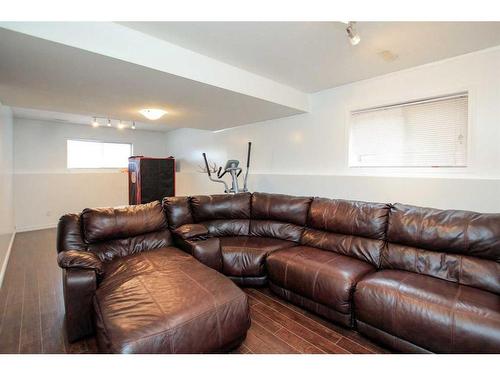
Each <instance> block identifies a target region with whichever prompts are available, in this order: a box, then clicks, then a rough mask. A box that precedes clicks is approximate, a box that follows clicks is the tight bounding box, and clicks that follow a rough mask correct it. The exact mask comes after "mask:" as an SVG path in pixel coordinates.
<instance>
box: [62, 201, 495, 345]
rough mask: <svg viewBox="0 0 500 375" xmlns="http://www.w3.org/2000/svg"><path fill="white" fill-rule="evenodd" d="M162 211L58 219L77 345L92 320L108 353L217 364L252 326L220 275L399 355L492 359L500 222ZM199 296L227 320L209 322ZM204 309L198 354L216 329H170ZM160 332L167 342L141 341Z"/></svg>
mask: <svg viewBox="0 0 500 375" xmlns="http://www.w3.org/2000/svg"><path fill="white" fill-rule="evenodd" d="M163 209H164V211H163V212H161V208H160V207H159V204H158V203H153V204H149V205H144V206H134V207H129V208H124V209H120V210H118V209H114V210H113V209H96V210H85V211H84V212H83V213H82V214H80V215H66V216H64V217H63V218H62V219H61V223H60V226H59V243H58V250H59V251H63V252H62V253H60V255H59V263H60V265H61V266H62V267H63V268H65V272H64V273H65V290H66V309H67V318H68V332H69V333H70V334H72V335H73V338H76V337H80V336H81V335H84V334H88V333H90V332H92V324H91V320H90V318H91V317H92V316H95V317H96V328H97V337H98V342H99V346H100V348H102V350H105V351H111V352H144V351H153V352H214V351H224V350H226V349H228V348H230V347H232V346H235V345H238V343H239V342H241V340H243V338H244V335H245V332H246V330H247V328H248V325H249V318H248V305H247V301H246V298H245V295H244V293H241V291H240V290H239V289H238V288H236V287H235V286H234V284H233V283H231V282H229V280H228V279H227V278H225V277H224V276H223V275H226V276H227V277H228V278H229V279H231V280H233V281H234V282H235V283H236V284H239V285H242V286H247V285H248V286H262V285H269V287H270V288H271V290H272V291H273V292H274V293H276V294H278V295H279V296H281V297H282V298H284V299H286V300H288V301H291V302H292V303H295V304H297V305H300V306H302V307H304V308H306V309H308V310H311V311H313V312H315V313H317V314H319V315H321V316H323V317H326V318H327V319H329V320H332V321H334V322H336V323H339V324H342V325H344V326H347V327H350V328H354V329H357V330H358V331H359V332H361V333H362V334H365V335H366V336H368V337H370V338H372V339H374V340H376V341H378V342H380V343H382V344H384V345H386V346H388V347H390V348H392V349H394V350H397V351H401V352H443V353H473V352H475V353H500V214H478V213H473V212H466V211H451V210H450V211H443V210H435V209H430V208H420V207H413V206H407V205H402V204H394V205H392V204H380V203H367V202H354V201H345V200H331V199H324V198H308V197H291V196H285V195H278V194H265V193H254V194H250V193H245V194H238V195H213V196H194V197H171V198H165V199H164V201H163ZM163 213H164V215H163ZM162 218H163V219H162ZM165 218H166V220H165ZM167 223H168V229H167V227H166V226H167ZM169 230H170V231H169ZM170 232H171V233H172V234H173V243H174V244H175V245H176V246H177V247H178V248H180V249H182V250H184V252H180V251H179V250H178V249H176V248H174V247H170V246H171V245H172V239H171V237H170ZM73 249H74V250H79V251H78V252H67V251H66V250H73ZM153 249H154V250H153ZM82 250H84V251H82ZM146 250H147V251H146ZM186 253H187V254H190V255H191V256H188V255H186ZM68 254H69V255H68ZM74 259H77V260H74ZM195 259H196V260H197V261H196V260H195ZM211 269H213V270H215V271H218V272H215V271H213V270H211ZM186 275H189V276H186ZM193 275H195V276H194V277H195V278H196V282H191V279H192V278H193ZM205 280H206V281H205ZM188 281H189V286H186V282H188ZM198 285H199V286H200V287H201V288H204V289H205V290H204V291H203V292H202V291H199V290H198ZM169 293H172V294H171V295H172V296H175V299H172V298H169V297H168V296H169ZM191 293H192V294H193V295H197V293H198V295H197V297H192V298H191V296H192V295H191ZM203 293H207V296H210V297H211V298H213V301H214V303H213V304H212V307H213V306H220V304H221V303H222V304H226V305H225V306H227V309H225V310H224V311H223V312H222V313H218V310H217V311H215V312H213V311H212V310H210V308H209V306H208V305H209V304H210V303H209V302H208V298H205V300H203V301H200V298H199V296H201V295H202V294H203ZM92 300H93V301H94V302H93V307H92V303H91V301H92ZM158 300H160V303H159V305H160V307H159V306H157V305H158V303H157V301H158ZM169 301H170V302H169ZM155 302H156V305H155ZM162 304H166V305H167V306H169V309H167V310H164V308H163V305H162ZM198 305H200V306H198ZM158 309H159V310H161V312H160V311H157V310H158ZM193 309H194V310H195V311H193ZM205 310H207V311H212V312H211V313H210V314H212V315H210V316H212V317H214V318H213V319H214V320H213V321H217V327H218V328H217V329H218V331H217V332H218V333H217V335H215V336H217V337H218V340H216V342H212V343H211V344H210V345H207V346H196V340H195V339H192V340H191V337H192V336H193V335H195V336H196V337H200V335H207V337H210V329H208V330H207V329H206V328H205V325H204V324H206V325H208V326H211V325H212V323H213V322H212V321H211V320H208V321H207V320H206V319H205V320H204V324H203V323H201V322H200V324H198V323H197V322H196V321H195V323H193V326H186V327H183V326H182V325H181V326H180V327H178V328H177V327H176V326H175V323H177V322H178V321H179V319H180V320H183V319H184V317H185V316H186V315H187V316H195V315H197V314H198V313H199V312H200V311H205ZM176 314H177V315H176ZM221 317H222V319H221ZM188 320H189V319H188ZM158 327H161V329H158ZM171 327H173V328H171ZM172 330H173V331H172ZM226 330H227V333H226ZM171 331H172V332H173V333H172V334H171ZM155 332H167V335H166V336H165V335H164V336H161V335H160V336H161V338H160V339H158V335H157V333H156V335H157V336H153V337H156V338H155V339H153V340H150V339H148V337H150V336H149V335H151V333H153V335H155ZM174 337H175V338H176V339H173V338H174ZM203 337H205V336H203ZM211 338H213V337H211ZM172 340H173V341H172ZM176 340H177V341H176ZM143 342H144V344H143Z"/></svg>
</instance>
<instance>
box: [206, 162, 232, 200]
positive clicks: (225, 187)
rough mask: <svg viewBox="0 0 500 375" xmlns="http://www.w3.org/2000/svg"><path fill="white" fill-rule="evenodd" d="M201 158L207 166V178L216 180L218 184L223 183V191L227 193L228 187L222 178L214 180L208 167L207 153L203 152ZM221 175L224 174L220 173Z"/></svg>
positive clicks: (214, 180)
mask: <svg viewBox="0 0 500 375" xmlns="http://www.w3.org/2000/svg"><path fill="white" fill-rule="evenodd" d="M203 159H204V160H205V167H206V168H207V174H208V178H209V179H210V181H213V182H218V183H220V184H224V192H225V193H229V188H228V186H227V184H226V182H225V181H223V180H216V179H215V178H213V177H212V174H211V173H210V167H209V165H208V160H207V154H205V153H203ZM224 173H225V172H224ZM222 175H224V174H222Z"/></svg>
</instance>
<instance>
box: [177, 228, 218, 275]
mask: <svg viewBox="0 0 500 375" xmlns="http://www.w3.org/2000/svg"><path fill="white" fill-rule="evenodd" d="M176 244H177V246H178V247H180V248H181V249H182V250H184V251H185V252H187V253H189V254H191V255H192V256H193V257H194V258H196V259H197V260H199V261H200V262H201V263H203V264H205V265H206V266H208V267H210V268H213V269H214V270H216V271H219V272H221V271H222V255H221V250H220V240H219V238H218V237H211V238H208V239H206V240H197V241H192V240H183V239H177V241H176Z"/></svg>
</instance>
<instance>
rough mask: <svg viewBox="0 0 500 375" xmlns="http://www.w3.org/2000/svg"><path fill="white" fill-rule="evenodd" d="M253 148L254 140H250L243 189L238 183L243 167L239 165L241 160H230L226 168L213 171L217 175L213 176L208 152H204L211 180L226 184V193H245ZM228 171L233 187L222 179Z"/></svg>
mask: <svg viewBox="0 0 500 375" xmlns="http://www.w3.org/2000/svg"><path fill="white" fill-rule="evenodd" d="M251 150H252V142H248V153H247V168H246V171H245V176H244V178H243V189H240V185H239V183H238V178H239V177H240V175H241V173H242V172H243V169H242V168H241V167H239V164H240V161H239V160H228V161H227V162H226V165H225V167H224V169H222V167H219V169H218V170H217V172H215V171H213V173H214V174H215V175H216V176H217V178H214V177H212V172H211V171H210V166H209V164H208V159H207V154H206V153H203V159H205V168H206V172H207V174H208V178H209V180H210V181H213V182H218V183H220V184H223V185H224V193H227V194H237V193H244V192H247V191H248V187H247V180H248V169H249V168H250V152H251ZM226 173H228V174H230V175H231V188H229V186H228V185H227V183H226V181H224V180H222V177H224V175H225V174H226Z"/></svg>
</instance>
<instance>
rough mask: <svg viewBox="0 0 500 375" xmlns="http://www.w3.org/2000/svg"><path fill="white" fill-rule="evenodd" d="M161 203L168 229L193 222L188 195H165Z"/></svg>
mask: <svg viewBox="0 0 500 375" xmlns="http://www.w3.org/2000/svg"><path fill="white" fill-rule="evenodd" d="M162 205H163V209H164V210H165V215H166V216H167V221H168V227H169V228H170V229H172V230H173V229H176V228H178V227H180V226H182V225H185V224H191V223H193V215H192V214H191V205H190V202H189V197H165V198H163V202H162Z"/></svg>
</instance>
